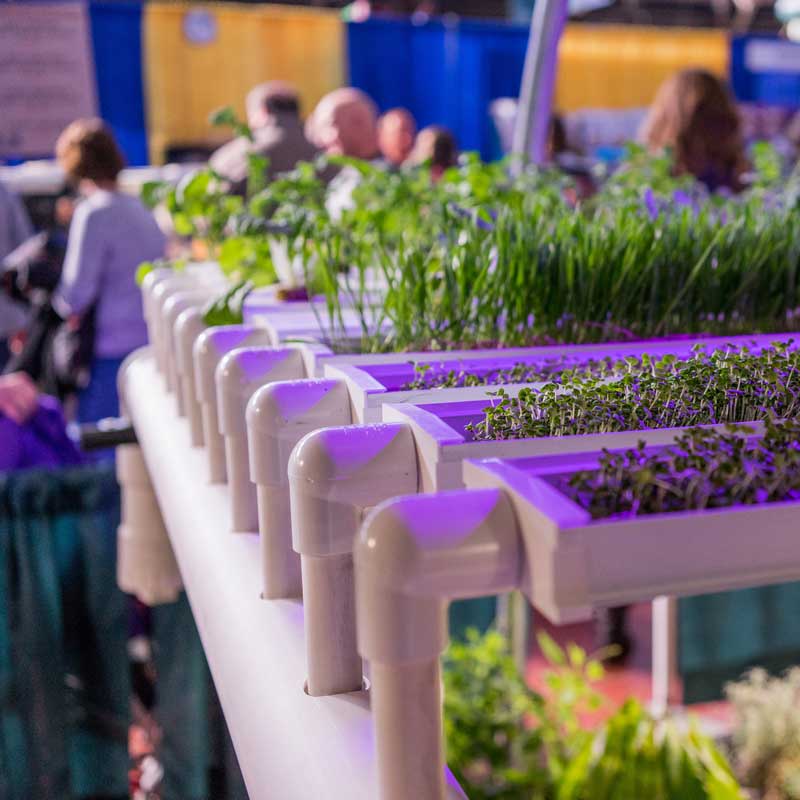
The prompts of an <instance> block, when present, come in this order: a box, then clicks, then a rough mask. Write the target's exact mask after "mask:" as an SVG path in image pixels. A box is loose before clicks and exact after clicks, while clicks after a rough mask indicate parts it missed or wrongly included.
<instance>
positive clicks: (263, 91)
mask: <svg viewBox="0 0 800 800" xmlns="http://www.w3.org/2000/svg"><path fill="white" fill-rule="evenodd" d="M245 105H246V109H247V124H248V125H249V126H250V130H251V132H252V134H253V140H254V141H252V142H250V141H248V140H247V139H246V138H244V137H239V138H238V139H234V140H233V141H232V142H228V144H226V145H224V146H223V147H221V148H220V149H219V150H217V152H216V153H214V154H213V155H212V156H211V159H210V162H209V163H210V164H211V166H212V167H213V169H215V170H216V171H217V172H218V173H219V174H220V175H222V176H223V177H224V178H226V179H227V180H228V182H229V183H230V185H231V190H232V191H234V192H236V193H237V194H244V193H245V191H246V189H247V178H248V173H249V166H250V165H249V161H248V158H247V157H248V155H250V154H257V155H260V156H263V157H265V158H267V159H269V165H268V166H267V174H266V178H267V180H272V179H273V178H275V176H276V175H279V174H281V173H282V172H288V171H289V170H292V169H294V167H295V165H296V164H297V162H298V161H313V160H314V158H315V157H316V155H317V149H316V148H315V147H314V145H313V144H311V142H309V141H308V139H307V138H306V136H305V133H304V131H303V124H302V122H301V120H300V101H299V98H298V95H297V90H296V89H295V88H294V87H293V86H291V85H290V84H288V83H284V82H283V81H269V82H268V83H262V84H260V85H259V86H256V87H254V88H253V89H251V90H250V92H249V93H248V95H247V100H246V101H245Z"/></svg>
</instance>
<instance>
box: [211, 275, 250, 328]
mask: <svg viewBox="0 0 800 800" xmlns="http://www.w3.org/2000/svg"><path fill="white" fill-rule="evenodd" d="M252 290H253V284H252V283H250V282H249V281H240V282H239V283H236V284H234V285H233V286H232V287H231V288H230V289H228V291H226V292H225V294H223V295H222V296H220V297H218V298H216V299H215V300H212V301H211V302H210V303H209V304H208V306H206V308H205V311H204V312H203V321H204V322H205V324H206V325H208V326H209V327H215V326H217V325H239V324H241V323H242V322H243V321H244V314H243V308H244V301H245V300H246V299H247V295H249V294H250V292H251V291H252Z"/></svg>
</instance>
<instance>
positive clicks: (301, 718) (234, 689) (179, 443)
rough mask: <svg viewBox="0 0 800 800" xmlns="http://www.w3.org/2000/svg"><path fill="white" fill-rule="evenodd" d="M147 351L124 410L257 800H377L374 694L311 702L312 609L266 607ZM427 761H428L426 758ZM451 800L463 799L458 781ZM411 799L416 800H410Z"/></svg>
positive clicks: (248, 559)
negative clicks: (308, 625) (306, 684)
mask: <svg viewBox="0 0 800 800" xmlns="http://www.w3.org/2000/svg"><path fill="white" fill-rule="evenodd" d="M156 377H157V372H156V367H155V363H154V358H153V356H152V354H151V353H148V352H146V351H140V352H139V353H138V354H137V355H136V356H135V357H134V358H132V359H131V360H130V361H129V362H128V364H127V366H126V368H125V372H124V375H123V376H122V378H121V385H122V393H123V399H124V404H125V406H126V409H127V411H128V414H129V416H130V418H131V419H132V421H133V424H134V425H135V427H136V432H137V436H138V438H139V441H140V443H141V448H142V452H143V454H144V458H145V461H146V463H147V466H148V470H149V473H150V477H151V480H152V485H153V487H154V488H155V492H156V495H157V497H158V502H159V506H160V508H161V510H162V513H163V517H164V522H165V525H166V528H167V531H168V533H169V537H170V540H171V543H172V546H173V549H174V552H175V556H176V559H177V562H178V565H179V567H180V572H181V575H182V577H183V582H184V585H185V587H186V591H187V593H188V595H189V600H190V602H191V606H192V611H193V613H194V617H195V620H196V622H197V627H198V631H199V633H200V637H201V640H202V642H203V647H204V650H205V653H206V656H207V658H208V662H209V666H210V669H211V674H212V676H213V678H214V683H215V685H216V688H217V692H218V694H219V697H220V701H221V703H222V708H223V712H224V714H225V720H226V722H227V724H228V727H229V729H230V732H231V737H232V740H233V744H234V747H235V750H236V755H237V759H238V761H239V765H240V766H241V769H242V773H243V775H244V778H245V782H246V784H247V790H248V793H249V795H250V797H253V798H266V797H273V796H276V794H277V795H278V796H280V797H281V798H282V800H309V798H326V797H329V798H347V800H374V799H375V797H376V796H377V783H378V780H377V766H376V758H375V748H374V738H373V731H372V725H371V715H370V709H369V700H368V693H367V692H364V691H359V692H355V693H352V694H346V695H337V696H335V697H323V698H313V697H310V696H309V695H308V694H307V693H306V692H305V691H304V688H303V681H304V678H305V646H304V625H305V623H304V610H303V606H302V604H301V603H300V601H298V600H282V601H273V602H264V601H263V600H261V599H260V598H259V592H260V588H261V570H260V565H259V557H258V551H259V542H258V536H257V535H256V534H254V533H245V534H240V535H236V536H231V535H228V536H226V535H221V533H222V532H223V531H224V530H225V529H226V528H227V523H228V515H229V504H230V495H229V492H228V489H227V487H226V486H223V485H213V486H209V485H207V484H206V482H205V471H206V470H205V462H204V457H203V453H202V452H201V451H199V450H197V449H193V448H192V447H191V443H190V440H189V431H188V426H187V423H186V421H185V420H180V419H178V418H176V416H175V414H174V409H173V404H172V402H171V398H170V397H169V396H168V395H167V394H166V392H165V391H164V390H163V389H162V388H161V387H160V385H159V381H157V380H156ZM426 758H427V756H426ZM445 791H446V794H445V796H446V797H447V798H448V800H454V798H463V797H464V796H465V795H464V794H463V792H461V790H460V789H459V788H458V786H457V785H456V783H455V781H454V780H453V779H452V777H451V776H448V778H447V781H446V790H445ZM406 800H408V798H406Z"/></svg>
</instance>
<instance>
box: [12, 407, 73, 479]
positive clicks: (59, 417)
mask: <svg viewBox="0 0 800 800" xmlns="http://www.w3.org/2000/svg"><path fill="white" fill-rule="evenodd" d="M83 461H84V457H83V456H82V455H81V453H80V451H79V450H78V448H77V447H76V446H75V443H74V442H73V441H72V439H70V438H69V436H67V429H66V425H65V423H64V415H63V413H62V411H61V406H60V405H59V403H58V401H57V400H56V399H55V398H53V397H47V396H42V397H40V398H39V408H38V409H37V410H36V413H35V414H34V415H33V416H32V417H31V418H30V419H29V420H28V421H27V422H26V423H25V424H24V425H18V424H17V423H16V422H14V421H13V420H11V419H9V418H8V417H6V416H3V415H2V414H0V472H7V471H9V470H15V469H28V468H30V467H51V468H52V467H63V466H71V465H75V464H81V463H83Z"/></svg>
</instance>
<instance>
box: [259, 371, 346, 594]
mask: <svg viewBox="0 0 800 800" xmlns="http://www.w3.org/2000/svg"><path fill="white" fill-rule="evenodd" d="M246 419H247V440H248V451H249V456H250V479H251V480H252V481H253V483H254V484H256V490H257V491H256V493H257V497H258V531H259V534H260V541H261V556H262V566H263V575H264V590H263V596H264V597H265V598H267V599H276V598H281V597H299V596H300V595H301V594H302V584H301V580H300V558H299V556H298V554H297V553H295V551H294V550H293V549H292V519H291V513H290V504H289V477H288V469H289V458H290V456H291V454H292V451H293V450H294V448H295V445H296V444H297V443H298V442H299V441H300V440H301V439H302V438H303V436H305V435H306V434H307V433H310V432H311V431H315V430H317V429H319V428H321V427H324V426H325V425H330V424H333V423H338V424H342V425H345V424H348V423H350V422H351V421H352V412H351V408H350V395H349V393H348V391H347V386H346V385H345V383H344V382H343V381H338V380H325V379H310V380H301V381H281V382H277V383H270V384H267V385H265V386H262V387H261V388H260V389H257V390H256V392H255V393H254V394H253V396H252V397H251V398H250V402H249V403H248V404H247V412H246Z"/></svg>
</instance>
